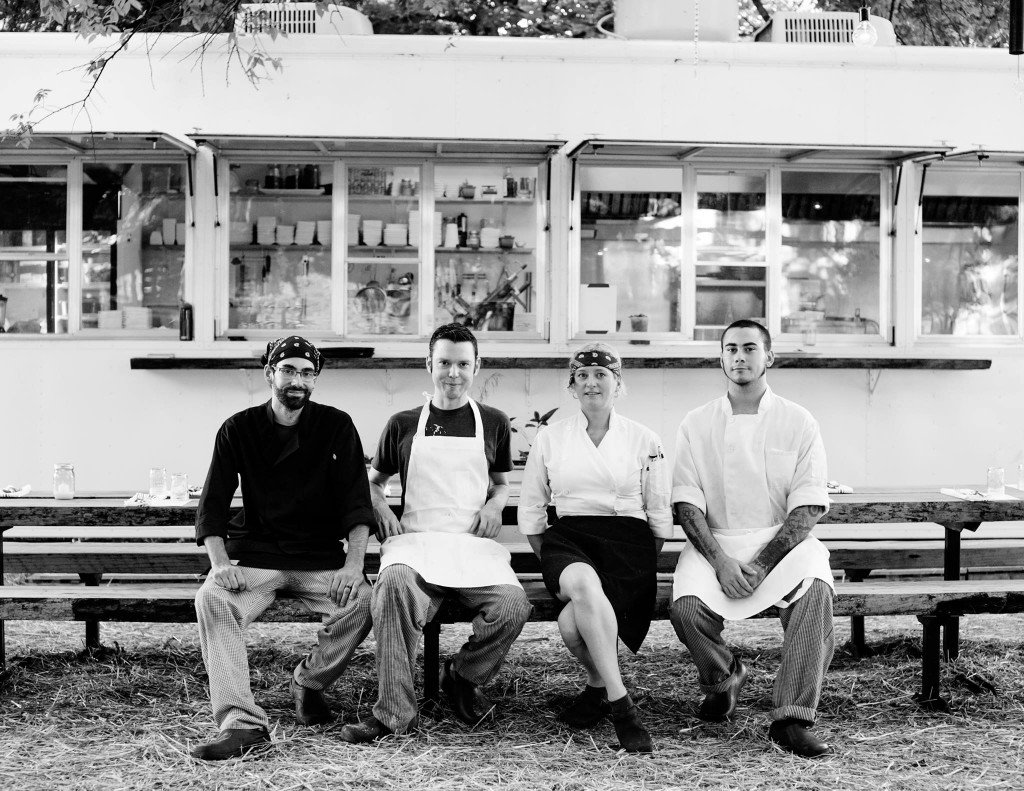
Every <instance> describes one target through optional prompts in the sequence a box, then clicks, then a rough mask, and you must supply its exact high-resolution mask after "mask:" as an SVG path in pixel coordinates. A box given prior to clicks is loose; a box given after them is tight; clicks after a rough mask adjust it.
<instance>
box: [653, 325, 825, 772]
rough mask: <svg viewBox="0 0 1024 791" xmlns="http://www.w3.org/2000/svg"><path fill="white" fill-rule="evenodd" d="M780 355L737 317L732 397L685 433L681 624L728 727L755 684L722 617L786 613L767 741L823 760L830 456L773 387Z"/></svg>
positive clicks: (806, 419) (676, 610) (703, 413)
mask: <svg viewBox="0 0 1024 791" xmlns="http://www.w3.org/2000/svg"><path fill="white" fill-rule="evenodd" d="M773 360H774V355H773V353H772V351H771V336H770V335H769V334H768V331H767V330H766V329H765V328H764V327H762V326H761V325H760V324H758V323H757V322H754V321H749V320H744V321H738V322H734V323H733V324H732V325H730V326H729V327H728V328H726V330H725V332H724V333H723V334H722V354H721V364H722V370H723V371H724V372H725V375H726V377H727V378H728V380H729V384H728V392H727V394H726V395H725V396H724V397H723V398H720V399H716V400H715V401H712V402H710V403H708V404H706V405H704V406H703V407H700V408H699V409H695V410H693V411H692V412H690V413H689V414H688V415H687V416H686V417H685V418H684V419H683V422H682V423H681V424H680V426H679V433H678V435H677V446H676V462H675V469H674V472H673V480H672V503H673V508H674V510H675V516H676V521H677V522H679V524H681V525H682V527H683V530H684V532H685V533H686V537H687V539H688V543H687V546H686V548H685V549H684V550H683V552H682V553H680V556H679V563H678V565H677V566H676V571H675V578H674V584H673V591H672V598H673V603H672V611H671V618H672V624H673V626H674V627H675V629H676V634H678V635H679V639H680V640H682V641H683V643H685V644H686V647H687V648H688V649H689V650H690V654H691V656H692V657H693V661H694V664H695V665H696V666H697V674H698V677H699V679H700V685H701V689H702V690H703V692H704V693H705V697H704V700H703V702H702V703H701V706H700V709H699V711H698V715H699V716H700V717H701V718H702V719H706V720H711V721H722V720H727V719H729V718H731V717H732V715H733V713H734V712H735V710H736V704H737V701H738V699H739V693H740V689H741V688H742V687H743V684H744V682H745V681H746V677H747V669H746V667H745V666H744V664H743V662H741V661H740V659H739V657H736V656H734V655H733V653H732V652H731V651H730V650H729V649H728V648H727V647H726V645H725V643H724V642H723V641H722V628H723V626H724V623H723V621H724V619H730V620H741V619H744V618H749V617H750V616H752V615H756V614H757V613H759V612H761V611H762V610H764V609H766V608H768V607H771V606H773V605H774V606H777V607H778V608H779V618H780V620H781V621H782V626H783V629H784V631H785V638H784V641H783V646H782V664H781V665H780V667H779V672H778V674H777V675H776V677H775V685H774V688H773V690H772V723H771V727H770V728H769V729H768V735H769V738H770V739H771V740H772V741H774V742H775V743H776V744H778V745H780V746H781V747H783V748H784V749H786V750H789V751H791V752H794V753H796V754H797V755H801V756H804V757H808V758H812V757H817V756H819V755H824V754H826V753H828V752H829V751H830V749H829V747H828V745H826V744H824V743H823V742H821V741H820V740H819V739H818V738H817V737H816V736H814V735H813V734H812V733H811V732H810V731H809V730H808V729H809V728H810V727H811V726H812V725H813V724H814V719H815V713H816V710H817V706H818V699H819V697H820V695H821V687H822V683H823V680H824V676H825V671H826V670H827V669H828V666H829V663H830V662H831V661H832V652H833V650H834V647H835V641H834V637H833V634H832V597H833V595H834V588H833V584H832V572H831V570H830V568H829V565H828V550H827V549H825V547H824V545H822V544H821V543H820V542H819V541H818V540H817V539H816V538H814V537H812V536H811V535H810V533H811V529H812V528H813V527H814V525H815V523H816V522H817V521H818V519H820V518H821V516H822V515H823V514H824V513H825V512H826V511H827V510H828V495H827V493H826V489H825V478H826V469H825V449H824V445H823V444H822V441H821V434H820V432H819V430H818V424H817V422H816V421H815V420H814V418H813V417H811V415H810V413H809V412H807V410H806V409H804V408H803V407H800V406H798V405H797V404H794V403H792V402H791V401H787V400H786V399H784V398H780V397H779V396H777V395H775V394H774V393H772V391H771V390H770V389H769V388H768V383H767V376H766V374H767V369H768V367H769V366H770V365H771V364H772V362H773Z"/></svg>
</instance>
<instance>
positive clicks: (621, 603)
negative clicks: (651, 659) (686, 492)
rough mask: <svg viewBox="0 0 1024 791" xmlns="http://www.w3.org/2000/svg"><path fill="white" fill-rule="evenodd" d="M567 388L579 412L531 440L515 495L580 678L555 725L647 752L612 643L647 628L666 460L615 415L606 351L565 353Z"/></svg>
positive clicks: (667, 528) (616, 384) (666, 520)
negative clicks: (598, 731)
mask: <svg viewBox="0 0 1024 791" xmlns="http://www.w3.org/2000/svg"><path fill="white" fill-rule="evenodd" d="M569 391H570V392H571V393H572V395H573V397H574V398H577V399H578V400H579V402H580V411H579V413H578V414H577V415H575V416H573V417H571V418H568V419H566V420H562V421H559V422H557V423H554V424H552V425H550V426H548V427H547V428H546V429H544V430H543V431H541V432H540V433H539V434H538V435H537V439H536V440H535V441H534V443H533V447H532V449H531V450H530V458H529V461H528V462H527V464H526V469H525V471H524V472H523V485H522V492H521V495H520V499H519V529H520V531H521V532H522V533H524V534H525V535H526V536H527V538H528V539H529V541H530V545H531V546H532V547H533V551H534V552H536V553H537V555H538V557H539V558H540V561H541V571H542V572H543V575H544V582H545V584H546V585H547V587H548V590H550V591H551V594H552V595H553V596H555V597H556V598H557V599H558V600H559V601H562V602H565V607H564V608H563V609H562V611H561V613H560V614H559V616H558V628H559V631H560V632H561V634H562V639H563V640H564V641H565V644H566V646H567V647H568V649H569V650H570V651H571V652H572V654H573V655H574V656H576V658H577V659H579V661H580V663H581V664H582V665H583V668H584V670H585V672H586V675H587V685H586V687H585V688H584V690H583V691H582V692H581V693H580V694H579V695H577V697H576V698H575V699H574V700H573V702H572V703H571V704H570V705H569V707H568V708H567V709H565V710H564V711H563V712H562V713H561V714H560V715H559V720H561V721H562V722H564V723H565V724H567V725H569V726H571V727H575V728H590V727H593V726H594V725H596V724H597V723H598V722H600V721H601V720H602V719H603V718H604V717H605V716H610V717H611V719H612V723H613V724H614V726H615V732H616V734H617V735H618V737H619V744H620V745H621V746H622V747H623V748H624V749H626V750H628V751H630V752H650V751H651V750H652V749H653V745H652V742H651V736H650V734H649V733H648V731H647V730H646V728H644V726H643V724H642V723H641V721H640V716H639V712H638V710H637V707H636V705H635V704H634V703H633V701H632V700H631V699H630V696H629V694H628V692H627V690H626V688H625V686H623V683H622V676H621V673H620V672H619V663H618V654H617V650H616V648H617V642H616V638H621V639H622V642H623V643H625V645H626V646H627V647H629V649H630V650H631V651H633V652H634V653H635V652H636V651H638V650H639V648H640V645H641V644H642V643H643V640H644V637H645V636H646V635H647V630H648V628H649V627H650V623H651V616H652V614H653V611H654V605H655V598H656V594H657V576H656V575H657V565H656V562H657V555H658V552H659V551H660V550H661V547H662V545H663V544H664V542H665V539H666V538H668V537H669V536H670V535H671V534H672V513H671V503H670V500H671V496H670V494H671V490H670V486H669V479H668V472H667V469H666V466H665V458H664V453H663V451H662V445H661V440H660V439H659V438H658V436H657V435H656V434H655V433H654V432H653V431H651V430H650V429H648V428H646V427H645V426H642V425H640V424H639V423H637V422H635V421H632V420H629V419H628V418H624V417H622V416H621V415H619V414H618V413H617V412H616V411H615V409H614V406H613V405H614V402H615V399H616V398H617V397H618V396H619V395H621V394H622V393H623V392H624V385H623V382H622V360H621V358H620V357H619V355H618V354H617V353H616V351H615V350H614V349H613V348H612V347H610V346H608V345H607V344H604V343H590V344H587V345H585V346H583V347H582V348H581V349H579V350H578V351H577V352H576V353H575V354H573V355H572V358H571V360H570V365H569ZM549 504H553V505H554V510H555V514H556V518H555V520H554V524H553V525H551V526H549V525H548V506H549Z"/></svg>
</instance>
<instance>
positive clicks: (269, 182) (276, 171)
mask: <svg viewBox="0 0 1024 791" xmlns="http://www.w3.org/2000/svg"><path fill="white" fill-rule="evenodd" d="M283 183H284V182H283V181H282V179H281V166H280V165H267V174H266V176H264V177H263V188H264V189H268V190H279V189H281V185H282V184H283Z"/></svg>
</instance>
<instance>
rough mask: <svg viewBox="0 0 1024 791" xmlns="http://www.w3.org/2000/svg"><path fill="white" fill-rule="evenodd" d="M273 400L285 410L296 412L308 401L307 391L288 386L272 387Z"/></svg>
mask: <svg viewBox="0 0 1024 791" xmlns="http://www.w3.org/2000/svg"><path fill="white" fill-rule="evenodd" d="M274 398H276V399H277V400H278V401H280V402H281V404H283V405H284V407H285V409H289V410H291V411H292V412H298V411H299V410H300V409H302V407H304V406H305V405H306V403H307V402H308V401H309V390H307V389H306V388H304V387H302V388H299V387H295V386H294V385H288V386H287V387H277V386H276V385H275V387H274Z"/></svg>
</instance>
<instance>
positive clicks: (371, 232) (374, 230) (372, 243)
mask: <svg viewBox="0 0 1024 791" xmlns="http://www.w3.org/2000/svg"><path fill="white" fill-rule="evenodd" d="M383 231H384V222H383V221H382V220H363V244H365V245H366V246H367V247H380V243H381V239H382V238H383V237H382V234H383Z"/></svg>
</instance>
